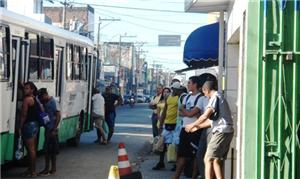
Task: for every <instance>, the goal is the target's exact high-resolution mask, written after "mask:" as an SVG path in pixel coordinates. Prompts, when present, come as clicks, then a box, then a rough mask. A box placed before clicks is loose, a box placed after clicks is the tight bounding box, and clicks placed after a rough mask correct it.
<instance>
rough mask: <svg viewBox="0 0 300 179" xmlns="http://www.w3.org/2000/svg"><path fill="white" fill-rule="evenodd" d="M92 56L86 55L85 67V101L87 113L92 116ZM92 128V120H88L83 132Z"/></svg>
mask: <svg viewBox="0 0 300 179" xmlns="http://www.w3.org/2000/svg"><path fill="white" fill-rule="evenodd" d="M92 59H93V55H92V54H88V57H87V58H86V60H87V61H86V65H87V81H88V99H87V113H88V114H90V116H91V114H92V90H93V70H92V69H93V60H92ZM91 126H92V120H91V118H90V119H89V122H87V123H85V130H87V131H88V130H89V129H90V128H91Z"/></svg>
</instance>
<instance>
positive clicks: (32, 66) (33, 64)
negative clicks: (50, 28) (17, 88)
mask: <svg viewBox="0 0 300 179" xmlns="http://www.w3.org/2000/svg"><path fill="white" fill-rule="evenodd" d="M28 39H29V40H30V54H29V66H28V68H29V69H28V73H29V74H28V75H29V76H28V79H30V80H37V79H39V73H38V72H39V48H38V47H39V43H38V40H39V37H38V35H36V34H32V33H30V34H28Z"/></svg>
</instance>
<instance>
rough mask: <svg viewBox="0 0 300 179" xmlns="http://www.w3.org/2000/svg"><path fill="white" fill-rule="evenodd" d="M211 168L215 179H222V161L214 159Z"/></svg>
mask: <svg viewBox="0 0 300 179" xmlns="http://www.w3.org/2000/svg"><path fill="white" fill-rule="evenodd" d="M213 167H214V172H215V176H216V178H217V179H223V174H222V161H221V160H220V159H214V160H213Z"/></svg>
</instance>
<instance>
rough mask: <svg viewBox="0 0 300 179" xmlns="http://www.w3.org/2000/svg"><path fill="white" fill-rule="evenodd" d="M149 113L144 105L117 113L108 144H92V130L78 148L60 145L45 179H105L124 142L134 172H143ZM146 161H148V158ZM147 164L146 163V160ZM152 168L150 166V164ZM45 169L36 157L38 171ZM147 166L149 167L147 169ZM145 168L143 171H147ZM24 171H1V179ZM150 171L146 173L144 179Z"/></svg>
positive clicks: (149, 132) (149, 133) (149, 136)
mask: <svg viewBox="0 0 300 179" xmlns="http://www.w3.org/2000/svg"><path fill="white" fill-rule="evenodd" d="M150 115H151V110H149V109H148V108H147V105H146V104H137V105H135V106H134V108H130V107H129V106H128V105H127V106H122V107H119V108H118V110H117V118H116V129H115V135H114V137H113V138H112V141H111V143H110V144H108V145H106V146H103V145H99V144H94V143H93V141H94V140H95V139H96V134H95V131H92V132H89V133H85V134H83V135H82V137H81V142H80V145H79V147H68V146H66V145H63V146H62V147H61V150H60V154H59V155H58V159H57V173H56V174H55V175H53V176H48V177H47V178H66V179H67V178H73V179H74V178H81V179H82V178H91V179H93V178H100V179H106V178H107V176H108V173H109V169H110V166H111V165H117V152H118V144H119V143H120V142H124V143H125V146H126V150H127V153H128V155H129V159H130V162H131V163H132V166H133V169H134V170H142V169H141V168H140V167H141V163H143V161H145V158H146V157H147V156H148V155H149V153H150V150H151V145H150V142H149V141H151V139H152V129H151V120H150V119H149V117H150ZM148 159H149V158H148ZM148 162H149V160H148ZM151 165H152V164H151ZM43 167H44V159H43V156H42V155H41V156H39V157H38V162H37V171H41V170H42V169H43ZM147 167H149V166H147ZM147 167H146V168H147ZM25 169H26V168H25V167H20V166H16V165H12V166H8V167H7V166H6V167H2V168H1V176H2V178H20V177H19V175H20V173H22V172H23V171H24V170H25ZM150 171H151V170H148V168H147V171H145V174H143V175H144V176H145V177H144V178H152V177H147V173H149V172H150Z"/></svg>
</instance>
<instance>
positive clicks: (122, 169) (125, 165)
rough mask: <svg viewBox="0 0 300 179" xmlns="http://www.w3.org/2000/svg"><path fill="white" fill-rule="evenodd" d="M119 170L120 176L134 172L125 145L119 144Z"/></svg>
mask: <svg viewBox="0 0 300 179" xmlns="http://www.w3.org/2000/svg"><path fill="white" fill-rule="evenodd" d="M118 168H119V175H120V176H123V175H127V174H129V173H131V172H132V170H131V166H130V163H129V160H128V155H127V152H126V149H125V145H124V143H120V144H119V151H118Z"/></svg>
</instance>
